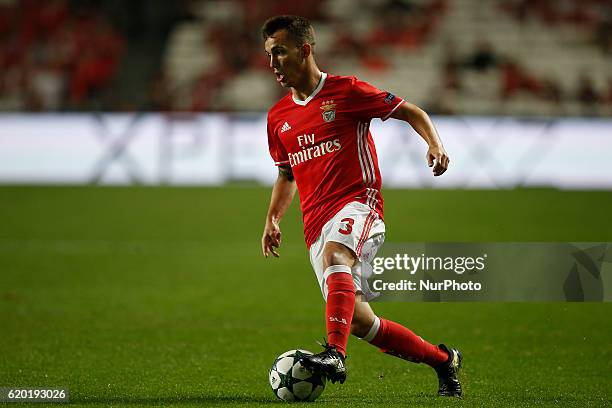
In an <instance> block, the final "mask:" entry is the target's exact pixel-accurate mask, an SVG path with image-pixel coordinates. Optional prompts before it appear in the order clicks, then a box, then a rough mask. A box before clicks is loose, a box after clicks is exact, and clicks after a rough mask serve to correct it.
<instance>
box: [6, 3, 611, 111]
mask: <svg viewBox="0 0 612 408" xmlns="http://www.w3.org/2000/svg"><path fill="white" fill-rule="evenodd" d="M152 1H156V0H152ZM160 1H161V0H160ZM452 2H453V0H301V1H299V2H293V3H292V4H291V5H287V4H286V2H281V1H251V0H215V1H213V0H199V1H198V0H183V1H180V3H181V4H182V5H183V7H184V9H185V13H184V15H183V16H182V20H181V21H178V22H177V23H176V27H178V26H179V25H180V24H182V23H186V22H187V23H188V22H190V21H203V22H205V24H203V25H202V27H203V29H202V32H201V33H200V34H199V35H200V36H201V37H200V41H202V43H203V49H205V50H206V51H205V52H206V53H207V54H210V55H214V58H212V59H211V61H213V62H212V63H210V64H209V65H207V66H206V67H205V68H203V69H202V70H201V71H200V72H198V73H197V75H196V76H195V77H194V78H193V79H191V80H189V81H183V82H181V81H178V80H177V79H176V78H175V77H174V76H173V75H172V73H170V72H168V70H167V69H166V66H165V65H164V62H163V61H161V60H160V59H159V58H158V59H157V60H152V63H154V64H156V66H158V67H159V69H156V70H155V71H154V72H155V74H154V75H151V78H149V79H147V80H145V81H144V84H145V85H144V86H143V88H142V89H138V90H137V93H138V95H134V100H138V101H139V102H138V103H126V101H118V100H117V98H116V97H115V98H113V94H114V90H115V89H116V87H118V86H121V82H120V81H117V77H118V75H119V74H120V71H119V66H120V63H121V62H122V58H125V57H126V55H125V53H124V49H125V48H126V47H127V43H128V42H129V41H130V37H129V34H125V33H122V32H120V31H119V30H118V29H117V28H116V25H114V20H113V17H112V16H109V15H108V13H104V12H102V11H101V9H100V8H99V7H96V3H97V2H95V1H69V0H45V1H37V0H0V110H3V111H21V110H23V111H66V110H91V109H100V110H121V109H125V107H126V106H129V108H128V109H144V110H160V111H177V110H181V111H185V110H187V111H232V110H236V109H237V107H236V106H233V105H232V104H231V103H228V102H227V101H226V100H225V99H224V98H222V97H221V95H222V93H223V92H224V91H225V89H226V87H227V86H228V84H230V83H231V81H232V80H234V79H235V78H237V77H238V76H240V75H243V74H245V73H247V72H261V73H264V72H265V73H269V67H268V61H267V59H266V57H265V54H264V53H263V50H262V43H261V38H260V33H259V29H260V27H261V24H262V22H263V21H264V20H265V19H266V18H267V17H269V16H271V15H275V14H285V13H287V12H288V11H289V12H291V13H292V14H299V15H303V16H306V17H308V18H309V19H311V20H312V21H313V22H314V23H315V26H316V27H317V28H322V30H321V33H319V32H317V34H321V36H319V40H320V43H319V44H317V48H316V50H317V53H319V55H318V59H319V60H320V61H338V60H345V61H351V62H353V61H354V63H355V64H356V65H355V67H356V68H358V69H359V70H360V71H364V70H365V71H368V72H375V73H378V74H379V75H387V74H388V75H391V74H392V73H393V72H394V68H395V67H394V66H393V64H394V63H397V60H393V59H392V58H388V53H389V52H392V53H394V55H396V54H397V53H406V54H407V55H408V54H410V53H414V52H418V51H419V50H422V49H424V48H426V47H428V46H430V45H431V43H432V39H433V38H436V34H437V33H439V31H440V30H441V27H442V26H443V25H444V24H445V23H446V20H445V16H446V15H447V10H448V8H449V7H450V6H451V5H452ZM496 4H497V5H496V7H497V8H498V9H499V13H503V14H504V15H506V16H508V17H509V18H512V19H514V20H515V21H516V25H517V27H520V25H521V24H529V23H533V22H536V23H537V24H541V25H543V26H545V27H559V26H568V27H577V28H579V29H580V30H582V31H583V32H585V33H586V34H587V37H588V38H589V39H590V40H589V41H590V44H591V46H592V47H597V49H599V50H600V52H601V53H602V54H603V55H606V56H607V58H610V59H611V60H612V0H499V1H496ZM356 27H357V28H356ZM170 33H171V30H170ZM168 38H169V37H168ZM447 43H448V45H447V49H446V50H445V52H444V57H443V58H440V60H439V62H438V65H439V67H438V68H439V72H440V76H439V78H438V80H437V83H439V86H440V87H441V88H442V91H441V92H438V93H432V95H431V98H430V100H428V102H427V108H428V109H429V110H430V111H431V112H432V113H441V114H462V113H465V112H464V111H463V110H462V106H461V104H453V102H452V100H453V98H448V97H447V95H448V94H449V92H450V93H454V94H461V93H462V92H464V91H465V88H466V86H465V78H466V75H469V73H475V72H476V73H491V72H493V73H495V74H496V75H495V78H496V81H499V83H498V84H497V85H496V87H497V91H496V93H497V96H496V98H497V99H498V101H500V102H504V101H512V100H513V99H515V98H517V97H519V96H521V97H524V96H525V95H529V96H530V97H532V98H534V99H536V100H541V101H543V102H545V103H547V104H550V105H552V106H558V107H559V109H557V110H553V112H554V113H555V114H559V115H562V114H564V113H565V112H564V111H563V109H562V106H563V104H564V102H567V101H572V102H576V103H579V104H581V106H582V107H583V109H582V111H581V114H584V115H601V114H602V113H601V112H602V110H600V109H597V107H598V106H599V105H602V104H608V105H609V106H611V107H612V72H611V73H610V77H609V78H608V80H607V84H606V85H605V86H601V84H599V86H596V84H595V83H594V81H593V78H591V76H590V73H589V71H588V70H585V71H584V72H582V73H581V74H580V75H579V77H578V79H577V81H576V83H575V84H574V86H572V87H568V85H567V84H561V83H560V82H559V81H558V80H557V79H556V78H555V76H554V75H552V74H551V75H547V74H546V73H542V72H534V71H532V70H530V69H529V68H528V67H527V66H526V65H525V64H524V63H523V61H522V60H521V59H520V58H516V56H514V55H512V53H508V52H506V50H504V49H496V48H495V47H494V46H493V45H492V44H491V43H490V42H488V41H487V40H486V38H484V39H482V40H481V41H478V42H476V43H475V44H474V46H473V48H472V49H471V50H468V51H467V52H466V51H465V50H463V51H461V52H458V51H456V50H455V47H454V46H453V43H452V39H450V40H449V41H448V42H447ZM166 46H167V44H166ZM159 47H160V48H163V47H164V44H160V45H159ZM162 54H163V53H162ZM497 78H498V79H497ZM277 88H279V87H276V88H274V89H277ZM277 91H278V95H277V96H280V95H281V94H282V93H283V92H284V91H283V90H281V89H277ZM245 92H246V91H245ZM408 97H409V95H408ZM611 111H612V110H611Z"/></svg>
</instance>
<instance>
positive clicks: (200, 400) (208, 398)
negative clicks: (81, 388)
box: [70, 395, 278, 406]
mask: <svg viewBox="0 0 612 408" xmlns="http://www.w3.org/2000/svg"><path fill="white" fill-rule="evenodd" d="M244 403H258V404H275V405H278V400H276V399H271V398H261V397H260V398H257V397H253V396H246V395H245V396H236V397H230V396H222V395H219V396H213V395H202V396H185V397H133V398H130V397H91V398H70V404H82V405H99V404H100V405H115V404H116V405H118V406H121V405H160V404H161V405H165V404H202V405H206V404H208V405H212V406H215V405H231V404H244Z"/></svg>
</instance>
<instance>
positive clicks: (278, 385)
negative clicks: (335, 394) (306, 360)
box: [268, 350, 325, 401]
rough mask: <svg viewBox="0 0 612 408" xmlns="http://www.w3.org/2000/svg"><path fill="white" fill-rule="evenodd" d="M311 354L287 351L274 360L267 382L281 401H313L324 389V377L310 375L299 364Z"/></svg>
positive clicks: (308, 352) (303, 351) (304, 351)
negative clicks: (301, 359)
mask: <svg viewBox="0 0 612 408" xmlns="http://www.w3.org/2000/svg"><path fill="white" fill-rule="evenodd" d="M310 354H312V353H311V352H310V351H306V350H289V351H287V352H285V353H283V354H281V355H280V356H278V357H277V358H276V360H274V364H272V368H270V374H269V377H268V378H269V381H270V387H272V392H273V393H274V395H276V396H277V397H278V398H279V399H281V400H283V401H314V400H315V399H317V398H318V397H319V395H321V393H322V392H323V390H324V389H325V377H321V376H318V375H314V374H312V373H311V372H310V371H308V370H306V369H305V368H304V367H303V366H302V364H300V358H301V357H303V356H307V355H310Z"/></svg>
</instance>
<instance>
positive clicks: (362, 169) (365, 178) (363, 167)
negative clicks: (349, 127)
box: [357, 122, 368, 184]
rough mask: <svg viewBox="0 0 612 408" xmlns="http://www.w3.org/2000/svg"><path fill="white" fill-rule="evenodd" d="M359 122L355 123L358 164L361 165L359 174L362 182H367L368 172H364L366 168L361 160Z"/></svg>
mask: <svg viewBox="0 0 612 408" xmlns="http://www.w3.org/2000/svg"><path fill="white" fill-rule="evenodd" d="M361 125H362V124H361V122H358V123H357V156H358V157H359V166H360V167H361V176H362V178H363V183H364V184H367V183H368V174H367V173H366V168H365V165H364V160H363V149H362V147H361V143H362V142H361Z"/></svg>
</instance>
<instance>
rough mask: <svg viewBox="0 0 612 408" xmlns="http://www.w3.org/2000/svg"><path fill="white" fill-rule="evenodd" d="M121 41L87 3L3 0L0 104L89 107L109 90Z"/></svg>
mask: <svg viewBox="0 0 612 408" xmlns="http://www.w3.org/2000/svg"><path fill="white" fill-rule="evenodd" d="M124 43H125V40H124V38H123V36H122V35H121V34H120V33H119V32H118V31H117V30H116V29H114V28H113V25H112V23H111V21H110V20H109V18H108V17H107V16H105V15H103V14H102V13H101V12H100V11H99V10H97V8H96V7H95V6H93V5H92V4H91V3H87V4H85V3H84V4H78V3H76V4H72V3H70V2H68V1H67V0H44V1H39V0H20V1H16V0H15V1H10V0H9V1H7V0H3V1H2V2H0V110H4V111H62V110H81V109H89V108H93V107H94V106H95V105H92V103H94V102H96V101H100V100H101V99H103V95H104V92H108V91H109V86H110V85H111V82H112V79H113V76H114V75H115V74H116V72H117V68H118V65H119V62H120V60H121V56H122V53H123V49H124ZM110 108H111V109H112V107H110Z"/></svg>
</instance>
